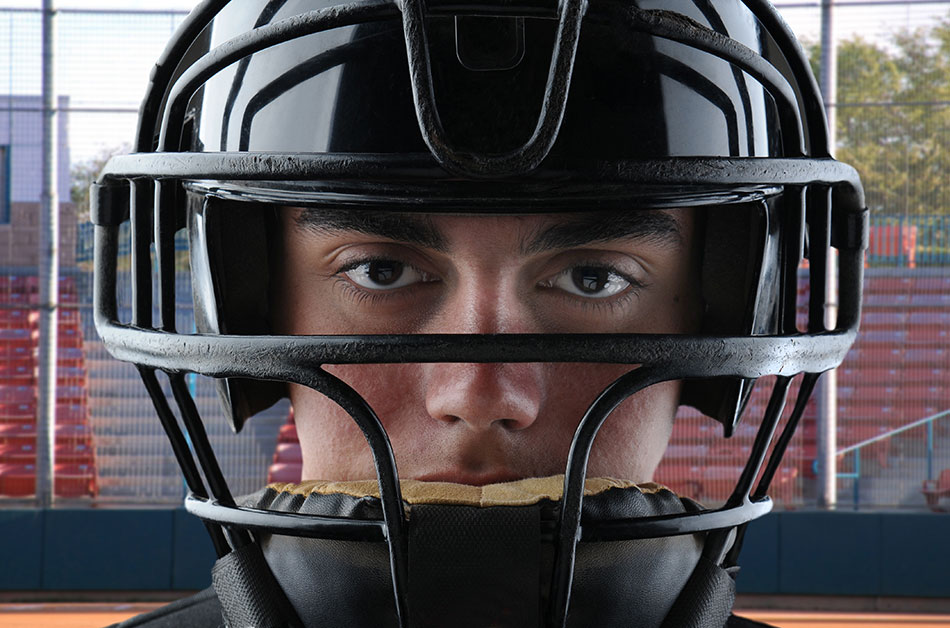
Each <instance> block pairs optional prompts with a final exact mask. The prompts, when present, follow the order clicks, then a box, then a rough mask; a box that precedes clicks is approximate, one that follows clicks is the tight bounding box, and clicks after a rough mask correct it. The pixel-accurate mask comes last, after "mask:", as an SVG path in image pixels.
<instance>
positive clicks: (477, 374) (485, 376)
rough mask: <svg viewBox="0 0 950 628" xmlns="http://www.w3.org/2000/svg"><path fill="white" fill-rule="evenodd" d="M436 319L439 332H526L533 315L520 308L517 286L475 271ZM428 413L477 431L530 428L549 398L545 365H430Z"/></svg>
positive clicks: (428, 367) (440, 419)
mask: <svg viewBox="0 0 950 628" xmlns="http://www.w3.org/2000/svg"><path fill="white" fill-rule="evenodd" d="M473 275H474V276H473V277H472V278H473V279H475V280H474V281H470V282H468V283H467V285H461V286H459V287H458V289H457V290H456V291H455V292H454V294H453V295H452V297H453V298H450V299H448V300H447V302H446V303H445V304H444V307H443V309H442V311H441V312H440V315H439V316H437V317H435V320H434V321H433V323H434V327H435V329H433V330H432V331H434V332H436V333H456V334H504V333H527V332H531V331H537V330H533V329H531V328H532V327H533V325H532V323H531V318H532V317H531V316H530V315H529V313H528V312H526V311H524V309H523V308H522V307H521V306H520V299H519V297H518V294H517V290H516V288H515V286H514V285H513V283H512V282H507V281H504V280H502V279H497V278H490V280H486V279H485V278H484V277H480V276H479V273H473ZM426 368H427V377H426V409H427V411H428V413H429V415H430V416H431V417H432V418H434V419H436V420H439V421H443V422H446V423H454V422H459V421H461V422H463V423H465V424H467V425H468V426H469V427H470V428H472V429H475V430H486V429H489V428H491V427H493V426H498V427H502V428H505V429H508V430H522V429H525V428H527V427H530V426H531V425H532V424H533V423H534V422H535V421H536V420H537V418H538V414H539V412H540V409H541V404H542V401H543V397H544V391H545V388H544V370H543V368H544V367H543V365H542V364H536V363H528V364H515V363H489V364H471V363H468V364H452V363H450V364H429V365H427V367H426Z"/></svg>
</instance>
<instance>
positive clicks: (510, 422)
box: [495, 419, 528, 432]
mask: <svg viewBox="0 0 950 628" xmlns="http://www.w3.org/2000/svg"><path fill="white" fill-rule="evenodd" d="M495 423H496V424H497V425H499V426H501V427H502V428H504V429H506V430H510V431H512V432H516V431H518V430H523V429H524V428H526V427H528V426H527V425H525V424H524V422H522V421H519V420H517V419H497V420H495Z"/></svg>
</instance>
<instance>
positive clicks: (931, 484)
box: [920, 469, 950, 510]
mask: <svg viewBox="0 0 950 628" xmlns="http://www.w3.org/2000/svg"><path fill="white" fill-rule="evenodd" d="M920 492H921V493H923V494H924V499H926V500H927V505H928V506H930V508H931V509H933V510H945V508H942V507H941V506H940V500H942V499H943V498H944V497H950V469H944V470H943V471H941V472H940V477H938V478H937V480H936V481H934V480H924V485H923V487H922V488H921V491H920Z"/></svg>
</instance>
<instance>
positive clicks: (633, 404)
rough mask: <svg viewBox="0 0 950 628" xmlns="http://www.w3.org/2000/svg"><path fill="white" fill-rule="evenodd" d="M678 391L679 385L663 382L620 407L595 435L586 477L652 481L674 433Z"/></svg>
mask: <svg viewBox="0 0 950 628" xmlns="http://www.w3.org/2000/svg"><path fill="white" fill-rule="evenodd" d="M681 389H682V382H678V381H677V382H663V383H660V384H656V385H655V386H650V387H649V388H647V389H646V390H643V391H641V392H639V393H637V394H636V395H634V396H633V397H630V398H629V399H627V400H626V401H624V402H623V403H622V404H620V406H619V407H618V408H617V409H616V410H614V412H613V413H612V414H611V415H610V416H609V417H608V418H607V420H606V422H605V423H604V426H603V428H602V429H601V430H600V433H599V434H598V435H597V439H596V441H595V442H594V449H593V452H592V453H591V462H590V466H589V468H588V472H589V475H617V476H619V477H622V478H624V479H629V480H635V481H638V482H645V481H649V480H652V479H653V473H654V471H655V470H656V467H657V466H658V465H659V464H660V460H661V459H662V458H663V454H664V453H665V452H666V446H667V444H668V443H669V439H670V434H671V433H672V431H673V417H674V415H675V414H676V409H677V407H678V405H679V397H680V390H681Z"/></svg>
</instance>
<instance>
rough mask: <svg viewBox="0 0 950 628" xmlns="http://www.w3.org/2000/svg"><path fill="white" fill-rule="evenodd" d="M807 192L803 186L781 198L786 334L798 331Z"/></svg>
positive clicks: (782, 318) (783, 323) (781, 310)
mask: <svg viewBox="0 0 950 628" xmlns="http://www.w3.org/2000/svg"><path fill="white" fill-rule="evenodd" d="M804 214H805V196H804V190H803V189H802V188H800V187H797V188H793V189H790V190H788V191H787V192H786V193H785V196H784V198H783V199H782V211H781V213H780V215H779V220H781V221H782V229H783V233H784V234H785V235H784V237H783V239H782V242H781V246H782V250H781V257H780V260H781V261H780V262H779V270H780V273H781V278H780V281H781V282H782V287H783V290H782V291H781V293H782V294H783V295H785V296H783V299H784V300H783V302H782V303H780V304H779V330H780V333H783V334H794V333H797V331H798V323H797V321H796V316H797V314H798V266H799V264H800V263H801V255H802V242H803V236H804V217H805V216H804ZM788 295H791V297H789V296H788Z"/></svg>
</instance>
